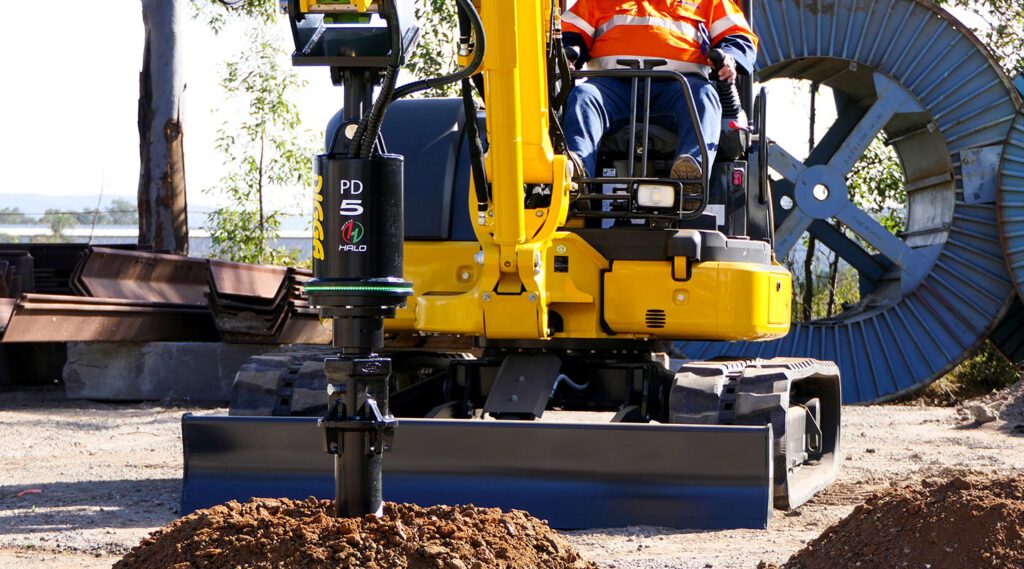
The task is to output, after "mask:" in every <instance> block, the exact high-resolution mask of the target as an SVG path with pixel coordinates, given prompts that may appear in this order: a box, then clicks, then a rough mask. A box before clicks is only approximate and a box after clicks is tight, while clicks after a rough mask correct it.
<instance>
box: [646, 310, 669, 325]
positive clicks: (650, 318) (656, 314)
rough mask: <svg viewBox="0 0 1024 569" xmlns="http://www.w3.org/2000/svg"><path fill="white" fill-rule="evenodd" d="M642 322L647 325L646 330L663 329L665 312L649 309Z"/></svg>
mask: <svg viewBox="0 0 1024 569" xmlns="http://www.w3.org/2000/svg"><path fill="white" fill-rule="evenodd" d="M644 321H645V322H646V323H647V327H648V328H664V327H665V311H664V310H661V309H657V308H649V309H648V310H647V316H646V317H645V318H644Z"/></svg>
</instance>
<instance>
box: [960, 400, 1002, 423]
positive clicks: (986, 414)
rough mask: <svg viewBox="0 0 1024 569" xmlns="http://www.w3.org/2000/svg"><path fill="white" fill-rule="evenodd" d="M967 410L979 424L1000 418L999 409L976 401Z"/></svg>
mask: <svg viewBox="0 0 1024 569" xmlns="http://www.w3.org/2000/svg"><path fill="white" fill-rule="evenodd" d="M967 412H968V414H970V417H971V418H972V419H974V422H975V423H977V424H979V425H984V424H985V423H991V422H993V421H997V420H999V411H996V410H995V409H994V408H992V407H990V406H988V405H982V404H980V403H975V404H972V405H969V406H968V407H967Z"/></svg>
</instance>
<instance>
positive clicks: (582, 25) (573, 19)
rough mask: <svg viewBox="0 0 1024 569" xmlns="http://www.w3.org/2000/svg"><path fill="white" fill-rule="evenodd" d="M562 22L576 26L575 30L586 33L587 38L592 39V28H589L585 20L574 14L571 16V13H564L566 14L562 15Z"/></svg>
mask: <svg viewBox="0 0 1024 569" xmlns="http://www.w3.org/2000/svg"><path fill="white" fill-rule="evenodd" d="M562 21H563V22H568V23H570V24H572V25H574V26H576V27H577V28H579V29H580V30H581V31H583V32H584V33H586V34H587V35H588V36H590V37H594V26H591V25H590V24H588V23H587V21H586V20H584V19H583V18H581V17H579V16H577V15H576V14H573V13H572V12H566V13H564V14H562Z"/></svg>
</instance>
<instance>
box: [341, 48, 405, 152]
mask: <svg viewBox="0 0 1024 569" xmlns="http://www.w3.org/2000/svg"><path fill="white" fill-rule="evenodd" d="M397 81H398V68H397V67H392V66H390V65H389V66H388V67H387V68H386V69H385V70H384V80H383V82H382V84H381V88H380V95H378V96H377V100H376V101H374V103H373V107H371V108H370V112H369V113H367V114H366V116H365V117H364V118H363V120H362V121H359V123H360V126H363V124H364V123H365V124H366V128H365V129H364V131H363V132H362V133H360V132H359V131H358V130H357V131H356V136H357V138H355V140H358V141H359V142H358V144H356V143H355V142H353V144H352V147H351V148H350V149H349V157H351V158H355V157H356V156H358V157H359V158H369V157H370V152H371V150H372V149H373V144H374V143H375V142H376V141H377V137H378V135H380V127H381V125H382V124H383V123H384V111H385V110H387V107H388V105H390V104H391V101H392V100H393V97H394V93H395V84H396V83H397Z"/></svg>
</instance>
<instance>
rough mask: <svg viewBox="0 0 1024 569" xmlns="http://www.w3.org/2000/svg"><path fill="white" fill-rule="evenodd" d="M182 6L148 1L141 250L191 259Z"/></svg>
mask: <svg viewBox="0 0 1024 569" xmlns="http://www.w3.org/2000/svg"><path fill="white" fill-rule="evenodd" d="M180 6H181V0H142V21H143V23H144V24H145V28H146V40H145V47H144V49H143V59H142V72H141V73H140V74H139V166H140V171H139V196H138V210H139V212H140V215H139V219H138V222H139V244H140V245H144V246H149V247H153V248H155V249H160V250H168V251H173V252H175V253H188V218H187V209H188V206H187V203H186V198H185V151H184V126H183V125H182V121H181V113H180V110H181V109H180V105H181V96H182V93H183V92H184V90H185V85H184V82H183V80H182V70H181V57H180V56H179V53H180V51H181V34H179V33H177V32H178V30H177V22H178V18H179V17H180Z"/></svg>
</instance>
